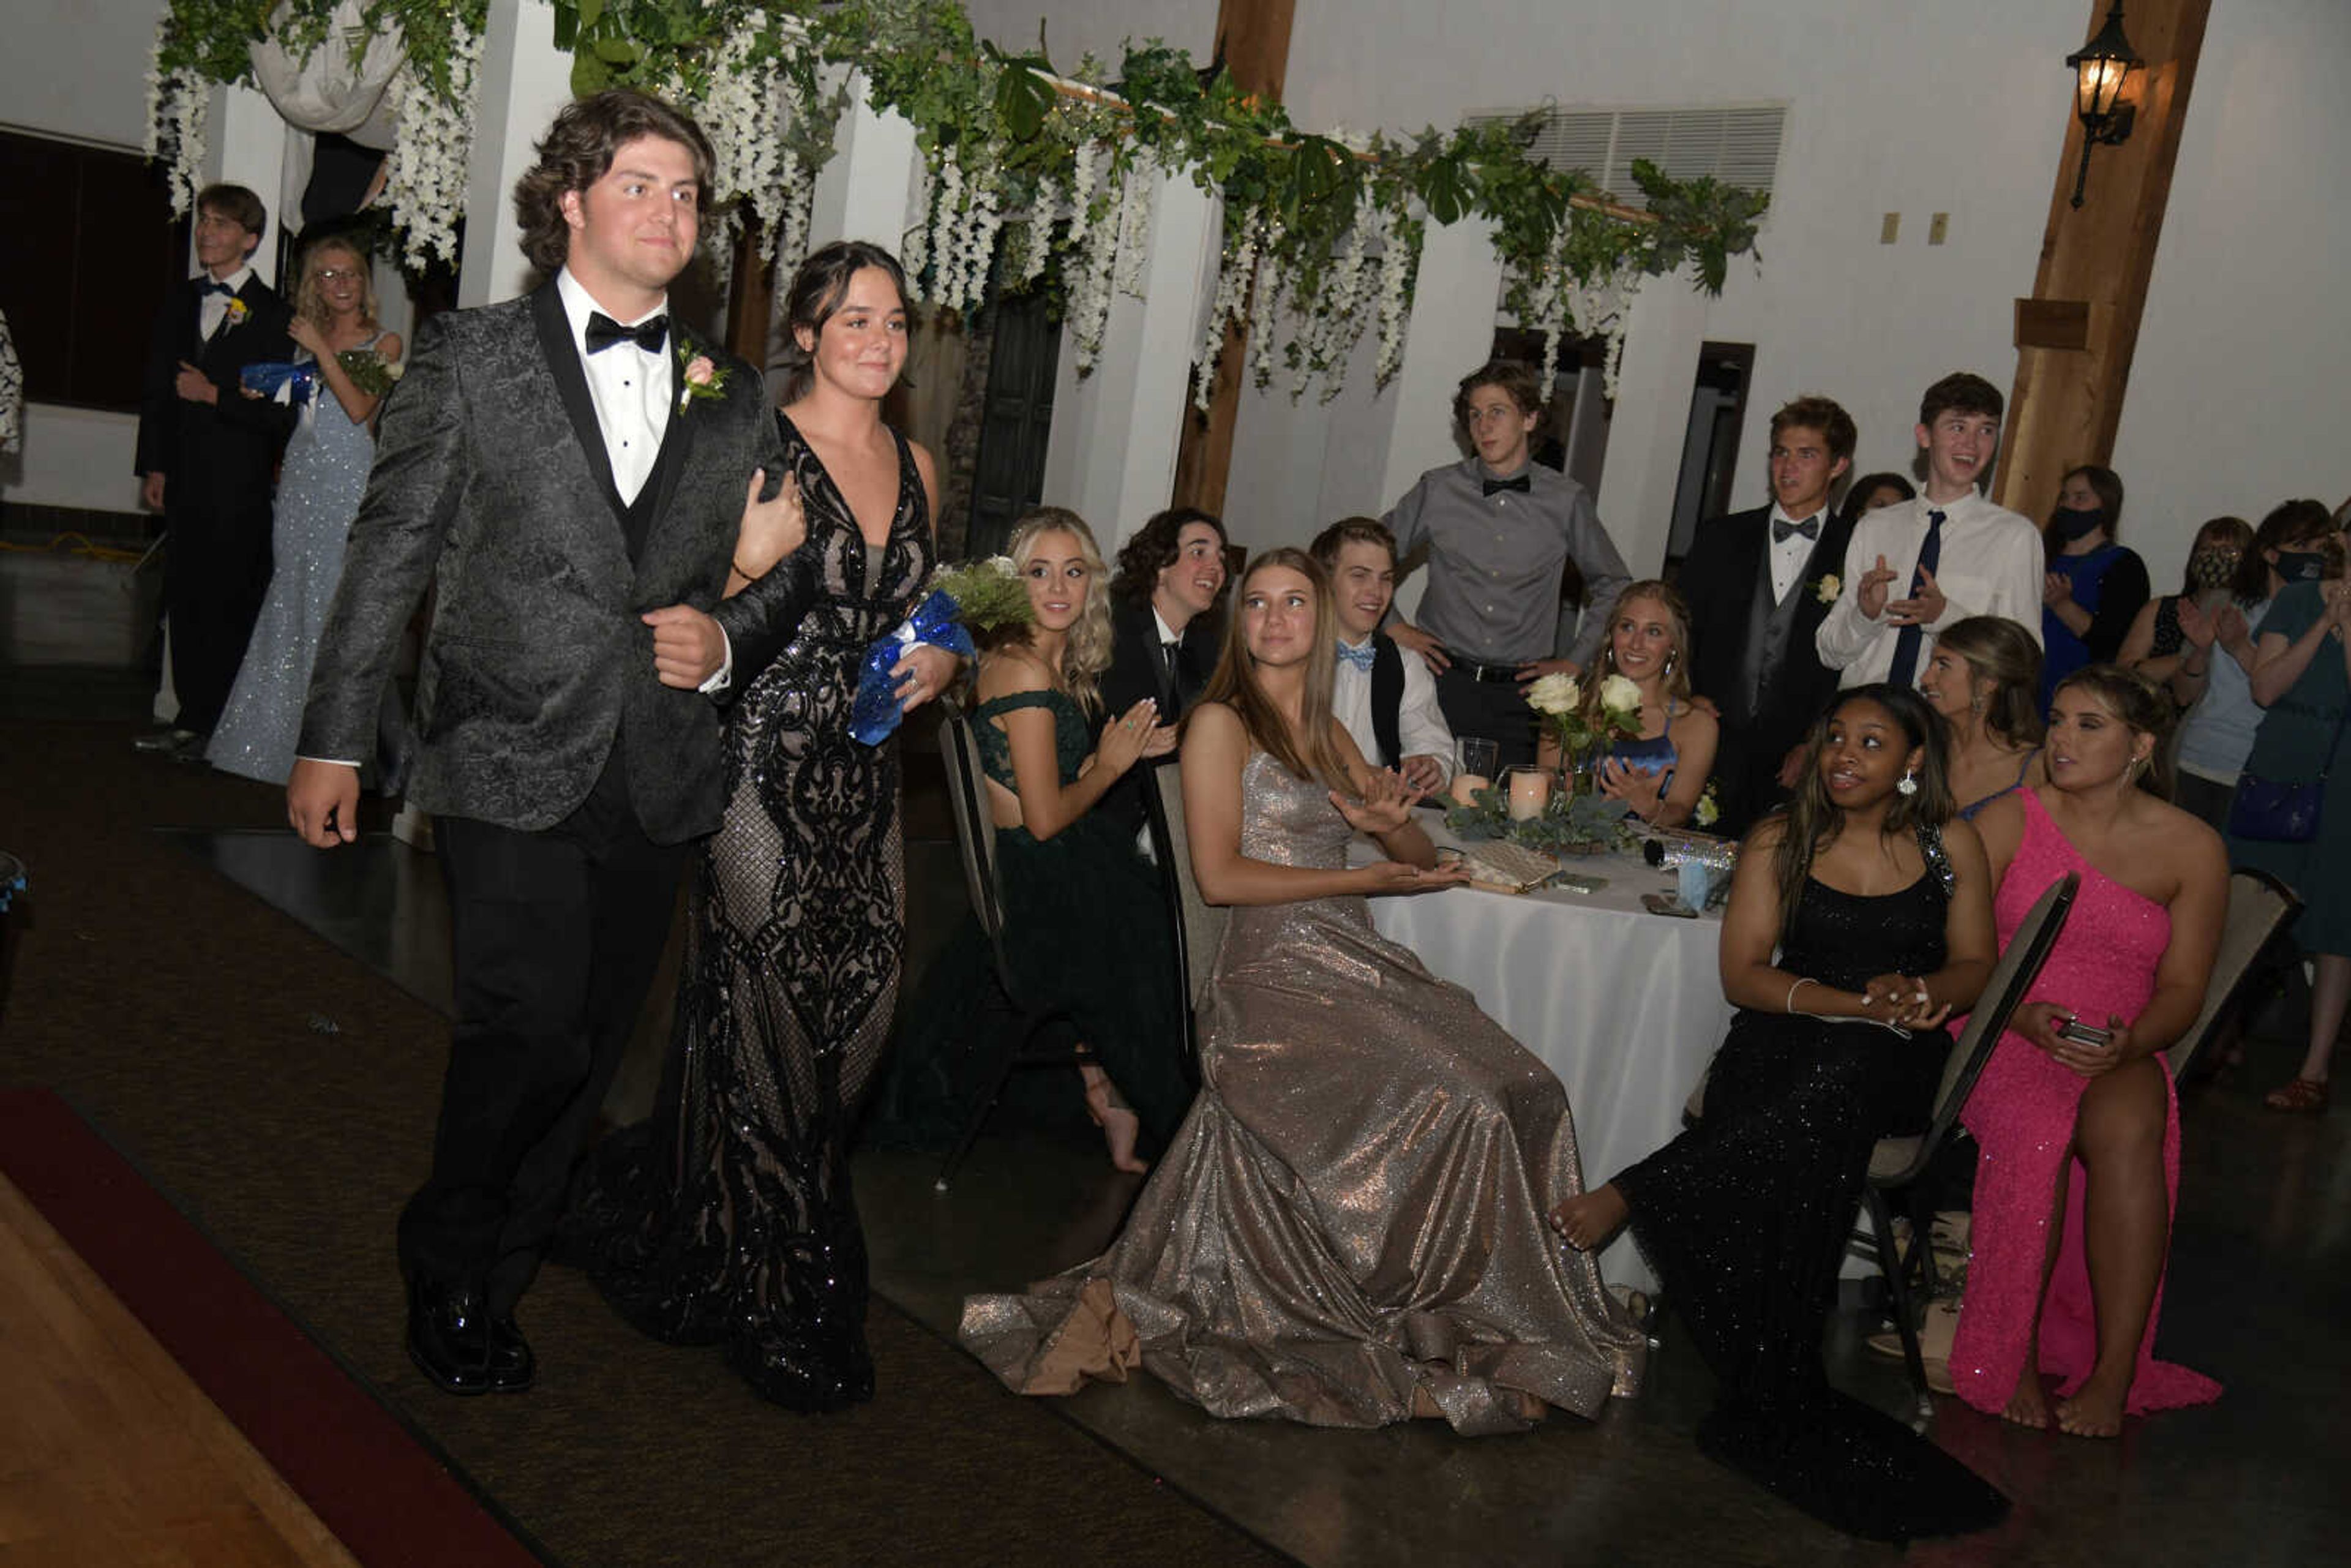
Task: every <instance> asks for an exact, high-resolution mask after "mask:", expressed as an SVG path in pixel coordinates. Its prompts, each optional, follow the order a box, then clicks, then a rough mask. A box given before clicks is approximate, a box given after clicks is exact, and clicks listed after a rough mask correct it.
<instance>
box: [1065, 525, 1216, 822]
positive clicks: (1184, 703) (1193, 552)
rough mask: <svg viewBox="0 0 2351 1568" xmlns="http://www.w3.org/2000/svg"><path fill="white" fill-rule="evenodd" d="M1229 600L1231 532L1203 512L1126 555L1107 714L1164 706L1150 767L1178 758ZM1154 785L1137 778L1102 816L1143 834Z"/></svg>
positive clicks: (1125, 783)
mask: <svg viewBox="0 0 2351 1568" xmlns="http://www.w3.org/2000/svg"><path fill="white" fill-rule="evenodd" d="M1110 591H1111V610H1110V629H1111V652H1110V668H1109V669H1107V670H1104V671H1103V672H1102V712H1103V713H1105V714H1107V715H1110V716H1113V717H1115V716H1117V715H1119V714H1123V713H1124V712H1125V711H1126V710H1127V709H1129V708H1131V707H1133V706H1134V705H1135V704H1136V703H1139V702H1141V701H1142V700H1143V699H1144V698H1145V697H1149V698H1151V699H1152V700H1153V701H1155V702H1156V703H1157V704H1158V705H1159V723H1158V726H1157V727H1156V728H1155V729H1154V730H1153V731H1152V736H1151V739H1150V740H1149V742H1147V743H1146V744H1145V745H1144V748H1143V760H1144V763H1145V764H1146V765H1155V764H1157V763H1160V762H1165V761H1169V760H1172V759H1173V758H1174V757H1175V721H1176V720H1178V719H1180V718H1182V717H1183V716H1184V710H1185V709H1186V708H1187V707H1189V706H1192V701H1193V699H1194V698H1196V697H1197V696H1198V695H1200V692H1201V689H1202V688H1203V687H1205V686H1206V685H1207V684H1208V676H1209V675H1210V674H1214V673H1215V671H1216V668H1217V640H1218V636H1219V634H1220V633H1221V632H1222V631H1223V627H1222V626H1221V624H1220V623H1219V622H1221V620H1222V617H1220V616H1218V615H1217V601H1219V600H1220V599H1221V598H1222V597H1223V595H1224V591H1225V525H1224V524H1223V523H1221V522H1219V521H1218V520H1217V518H1215V517H1211V516H1209V515H1208V514H1207V513H1206V512H1203V511H1201V510H1199V509H1198V508H1197V507H1171V508H1169V509H1168V510H1166V511H1164V512H1161V513H1158V514H1157V515H1155V517H1152V519H1151V520H1150V521H1149V522H1147V523H1145V524H1144V525H1143V527H1141V528H1137V529H1136V530H1135V531H1134V537H1133V538H1130V539H1128V540H1127V541H1126V543H1125V544H1123V545H1122V546H1120V547H1119V551H1118V574H1117V576H1115V577H1113V579H1112V580H1111V585H1110ZM1148 778H1149V774H1148V773H1147V772H1146V771H1145V770H1144V768H1131V769H1129V770H1128V772H1127V775H1126V777H1125V778H1123V779H1120V780H1119V781H1118V782H1117V783H1116V784H1114V785H1113V786H1111V789H1110V791H1109V792H1108V793H1107V794H1105V795H1104V796H1103V797H1102V800H1101V801H1100V802H1099V803H1098V804H1097V805H1096V806H1095V808H1094V809H1095V810H1101V811H1108V812H1110V813H1111V815H1112V820H1113V821H1118V822H1122V823H1123V824H1125V825H1126V826H1127V827H1128V828H1130V829H1132V830H1133V831H1136V832H1141V831H1143V821H1144V806H1143V790H1144V787H1145V785H1144V781H1145V780H1146V779H1148Z"/></svg>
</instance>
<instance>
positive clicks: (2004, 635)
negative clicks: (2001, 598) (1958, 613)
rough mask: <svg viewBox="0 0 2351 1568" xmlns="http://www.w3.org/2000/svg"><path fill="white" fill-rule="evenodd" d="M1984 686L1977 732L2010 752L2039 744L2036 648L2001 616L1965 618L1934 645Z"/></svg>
mask: <svg viewBox="0 0 2351 1568" xmlns="http://www.w3.org/2000/svg"><path fill="white" fill-rule="evenodd" d="M1935 646H1936V647H1938V648H1941V649H1947V650H1949V652H1951V653H1957V654H1958V655H1959V657H1960V658H1962V659H1964V660H1966V661H1967V665H1968V673H1969V674H1970V675H1972V676H1980V677H1981V678H1983V679H1985V680H1988V681H1990V682H1991V684H1992V685H1991V696H1990V697H1989V698H1987V699H1986V700H1985V703H1984V706H1983V727H1984V728H1986V729H1988V730H1990V731H1991V733H1992V734H1994V735H1996V736H1998V737H2000V738H2001V740H2004V741H2006V742H2007V743H2008V744H2009V745H2011V746H2038V745H2040V744H2041V737H2042V727H2041V705H2040V701H2039V697H2040V693H2041V657H2042V655H2041V644H2040V643H2036V642H2034V641H2033V640H2032V633H2031V632H2027V631H2026V630H2025V629H2024V628H2023V627H2022V626H2021V625H2019V624H2017V623H2016V622H2013V621H2011V620H2010V619H2009V618H2008V617H2007V616H2005V615H1970V616H1969V617H1968V618H1967V619H1966V620H1964V621H1960V622H1955V623H1954V624H1953V625H1952V627H1951V629H1950V630H1949V631H1948V632H1944V633H1943V634H1942V635H1941V636H1939V637H1938V638H1936V639H1935Z"/></svg>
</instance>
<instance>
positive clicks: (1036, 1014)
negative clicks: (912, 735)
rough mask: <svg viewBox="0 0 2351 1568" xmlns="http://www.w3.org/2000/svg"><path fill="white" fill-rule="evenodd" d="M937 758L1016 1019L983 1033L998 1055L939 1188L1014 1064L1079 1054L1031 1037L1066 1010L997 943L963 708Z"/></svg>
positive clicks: (1000, 909) (989, 862) (973, 746)
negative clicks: (1031, 991)
mask: <svg viewBox="0 0 2351 1568" xmlns="http://www.w3.org/2000/svg"><path fill="white" fill-rule="evenodd" d="M939 757H940V760H941V761H943V762H944V763H946V776H947V805H948V807H949V809H950V810H952V811H953V812H954V814H955V828H956V846H957V848H958V849H959V850H960V851H961V852H962V858H963V885H964V892H965V894H967V895H968V896H969V898H970V900H971V913H972V918H973V919H975V920H977V922H978V923H979V930H980V935H981V936H985V937H986V938H987V951H988V958H989V962H990V965H991V967H992V968H993V970H994V973H995V977H996V984H997V987H998V990H999V991H1000V992H1001V993H1002V997H1003V1000H1004V1001H1005V1003H1007V1004H1008V1006H1009V1008H1010V1009H1011V1011H1012V1012H1013V1014H1014V1015H1015V1016H1016V1018H1017V1020H1018V1021H1017V1023H1016V1024H1015V1026H1014V1027H1013V1028H1012V1029H1010V1030H998V1031H995V1032H994V1033H993V1035H992V1037H990V1038H992V1039H993V1040H995V1041H996V1042H998V1050H999V1051H1000V1052H1001V1054H1000V1056H999V1058H998V1061H997V1063H996V1067H995V1071H994V1072H993V1074H992V1075H991V1076H990V1077H989V1079H988V1086H987V1094H986V1095H985V1096H984V1097H983V1098H982V1099H981V1100H980V1102H979V1103H978V1104H977V1105H976V1106H974V1107H973V1108H972V1113H971V1119H970V1120H969V1121H968V1122H967V1123H965V1124H964V1129H963V1134H962V1136H960V1137H958V1138H957V1139H956V1145H955V1148H954V1150H953V1151H952V1152H950V1153H949V1154H948V1155H947V1158H946V1164H945V1165H943V1166H940V1167H939V1174H938V1177H937V1179H936V1180H935V1181H934V1182H933V1183H932V1184H931V1185H932V1186H933V1188H934V1189H935V1190H936V1191H939V1192H945V1191H946V1190H947V1183H948V1182H949V1181H951V1180H953V1179H954V1177H955V1173H956V1167H957V1166H961V1165H962V1164H963V1157H964V1155H967V1154H968V1153H969V1152H970V1151H971V1145H972V1144H973V1142H974V1141H975V1140H976V1139H977V1138H978V1136H979V1130H980V1128H981V1127H982V1126H984V1125H985V1124H987V1116H988V1113H989V1112H991V1111H993V1110H995V1109H996V1103H997V1102H998V1100H1000V1099H1002V1098H1003V1097H1004V1086H1005V1084H1006V1083H1007V1082H1009V1081H1010V1079H1011V1077H1012V1073H1013V1070H1014V1069H1016V1068H1021V1067H1069V1066H1073V1065H1075V1064H1076V1063H1077V1061H1078V1060H1079V1057H1078V1052H1077V1051H1074V1050H1071V1049H1067V1048H1058V1047H1057V1048H1052V1049H1042V1048H1037V1047H1034V1046H1033V1045H1032V1044H1031V1042H1032V1041H1033V1040H1036V1038H1037V1031H1038V1030H1040V1029H1042V1028H1044V1027H1045V1025H1047V1024H1049V1023H1050V1022H1052V1021H1053V1020H1055V1019H1066V1018H1068V1017H1069V1014H1068V1013H1067V1012H1066V1011H1065V1010H1064V1009H1061V1008H1059V1007H1056V1006H1054V1005H1052V1004H1051V1003H1049V1002H1040V1001H1039V1000H1037V999H1035V998H1031V997H1029V995H1028V994H1027V993H1026V992H1025V991H1024V990H1023V989H1022V988H1021V986H1020V983H1019V979H1018V977H1016V976H1015V975H1014V974H1013V972H1012V962H1011V959H1010V957H1009V956H1008V955H1007V954H1006V952H1005V950H1004V889H1003V883H1002V881H1001V880H1000V878H999V876H998V872H997V866H996V823H995V821H994V820H993V819H991V818H990V817H989V815H988V810H987V784H986V782H985V780H986V779H987V775H986V774H985V773H984V772H982V771H981V768H980V762H979V737H978V736H977V734H976V733H975V732H974V731H973V729H972V722H971V719H970V718H969V717H968V716H967V715H965V714H963V713H960V712H954V711H950V712H949V713H948V714H947V715H946V717H945V718H944V719H943V720H942V721H941V722H940V725H939Z"/></svg>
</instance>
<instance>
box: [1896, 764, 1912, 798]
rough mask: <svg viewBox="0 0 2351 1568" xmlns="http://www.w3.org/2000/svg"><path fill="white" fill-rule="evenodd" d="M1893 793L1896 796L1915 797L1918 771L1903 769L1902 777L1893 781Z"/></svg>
mask: <svg viewBox="0 0 2351 1568" xmlns="http://www.w3.org/2000/svg"><path fill="white" fill-rule="evenodd" d="M1894 792H1895V793H1896V794H1897V795H1916V794H1917V792H1918V770H1917V768H1907V769H1905V770H1904V772H1903V775H1902V777H1901V778H1899V779H1896V780H1895V781H1894Z"/></svg>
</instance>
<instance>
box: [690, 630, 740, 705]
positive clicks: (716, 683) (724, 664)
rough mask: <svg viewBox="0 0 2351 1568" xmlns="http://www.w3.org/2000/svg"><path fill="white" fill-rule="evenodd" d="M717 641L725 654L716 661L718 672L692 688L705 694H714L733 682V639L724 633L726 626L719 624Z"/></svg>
mask: <svg viewBox="0 0 2351 1568" xmlns="http://www.w3.org/2000/svg"><path fill="white" fill-rule="evenodd" d="M718 641H719V642H720V643H723V644H725V646H726V655H725V656H724V657H722V658H721V659H720V660H719V661H718V673H717V674H715V675H713V676H711V677H710V678H709V679H708V680H706V681H705V682H703V683H702V684H701V685H698V686H696V687H695V688H694V689H695V691H698V692H700V693H701V694H702V695H705V696H716V695H717V694H719V693H720V692H723V691H725V690H726V688H727V687H729V686H731V685H734V684H735V640H734V639H733V638H732V637H729V636H728V635H726V627H724V626H721V627H720V628H719V629H718Z"/></svg>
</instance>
